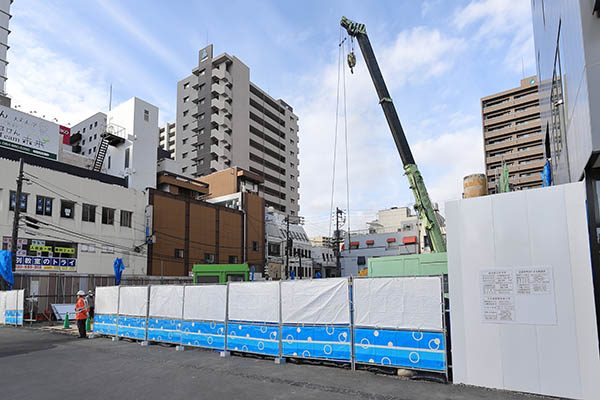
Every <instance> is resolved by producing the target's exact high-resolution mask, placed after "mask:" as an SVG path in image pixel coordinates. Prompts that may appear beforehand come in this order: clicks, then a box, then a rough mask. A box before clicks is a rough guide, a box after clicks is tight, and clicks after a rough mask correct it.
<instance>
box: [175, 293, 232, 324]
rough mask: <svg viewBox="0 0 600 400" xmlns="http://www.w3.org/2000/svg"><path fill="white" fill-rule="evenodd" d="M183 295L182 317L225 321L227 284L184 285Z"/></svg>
mask: <svg viewBox="0 0 600 400" xmlns="http://www.w3.org/2000/svg"><path fill="white" fill-rule="evenodd" d="M184 297H185V304H184V308H183V319H186V320H192V319H193V320H204V321H225V311H226V306H227V286H225V285H202V286H186V287H185V296H184Z"/></svg>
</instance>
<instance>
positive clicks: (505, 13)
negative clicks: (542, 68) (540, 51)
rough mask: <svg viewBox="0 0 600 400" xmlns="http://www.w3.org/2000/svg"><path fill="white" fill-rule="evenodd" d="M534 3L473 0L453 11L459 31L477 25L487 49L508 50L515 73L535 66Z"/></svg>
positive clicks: (507, 57)
mask: <svg viewBox="0 0 600 400" xmlns="http://www.w3.org/2000/svg"><path fill="white" fill-rule="evenodd" d="M531 21H532V18H531V5H530V2H529V1H524V0H518V1H515V0H473V1H471V2H470V3H469V4H468V5H467V6H466V7H464V8H459V9H458V10H456V12H455V13H454V18H453V24H454V26H456V27H457V28H459V29H460V30H463V29H467V28H469V27H474V28H475V30H476V34H475V37H474V39H475V40H477V41H482V42H483V43H485V45H486V46H487V47H488V48H494V49H506V55H505V62H506V64H507V66H508V68H509V69H510V70H511V71H513V72H521V70H522V68H523V67H525V68H526V69H527V70H531V69H532V68H533V67H535V50H534V45H533V27H532V22H531Z"/></svg>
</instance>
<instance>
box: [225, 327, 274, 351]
mask: <svg viewBox="0 0 600 400" xmlns="http://www.w3.org/2000/svg"><path fill="white" fill-rule="evenodd" d="M227 350H232V351H243V352H249V353H258V354H265V355H271V356H277V355H279V327H278V326H277V325H271V324H268V325H267V324H256V325H254V324H240V323H235V322H229V323H228V329H227Z"/></svg>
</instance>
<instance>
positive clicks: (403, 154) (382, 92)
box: [341, 17, 446, 253]
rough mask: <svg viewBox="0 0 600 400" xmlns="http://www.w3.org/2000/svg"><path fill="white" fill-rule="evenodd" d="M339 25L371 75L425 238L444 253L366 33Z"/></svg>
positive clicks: (352, 25)
mask: <svg viewBox="0 0 600 400" xmlns="http://www.w3.org/2000/svg"><path fill="white" fill-rule="evenodd" d="M341 25H342V27H344V28H345V29H346V31H348V35H350V36H351V37H355V38H356V40H357V41H358V44H359V46H360V50H361V51H362V54H363V57H364V58H365V62H366V63H367V68H368V69H369V74H370V75H371V79H372V80H373V84H374V85H375V90H376V91H377V95H378V96H379V104H381V108H382V109H383V113H384V114H385V118H386V120H387V123H388V126H389V127H390V130H391V132H392V136H393V137H394V142H396V147H397V148H398V152H399V153H400V158H401V159H402V163H403V164H404V172H405V173H406V176H407V177H408V182H409V185H410V188H411V190H412V191H413V194H414V196H415V209H416V210H417V212H418V213H419V215H420V217H421V219H422V220H423V223H424V225H425V229H426V230H427V234H428V236H429V239H430V241H431V246H432V250H433V251H434V252H435V253H442V252H445V251H446V241H445V240H444V236H443V235H442V229H441V227H440V223H439V221H438V219H437V217H436V215H435V210H434V209H433V205H432V204H431V200H430V199H429V194H428V193H427V188H426V187H425V183H424V182H423V176H422V175H421V172H419V168H418V167H417V164H416V163H415V160H414V158H413V155H412V152H411V151H410V146H409V145H408V141H407V140H406V136H405V135H404V130H403V129H402V124H400V119H399V118H398V113H397V112H396V108H395V107H394V103H393V102H392V99H391V98H390V93H389V92H388V89H387V87H386V85H385V81H384V80H383V75H382V74H381V70H380V69H379V64H378V63H377V59H376V58H375V53H374V52H373V48H372V47H371V42H370V41H369V37H368V36H367V29H366V28H365V25H364V24H359V23H357V22H353V21H350V20H349V19H348V18H346V17H342V21H341ZM355 62H356V58H355V57H354V54H351V55H350V56H349V57H348V63H349V64H350V67H353V63H355Z"/></svg>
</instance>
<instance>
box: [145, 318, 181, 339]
mask: <svg viewBox="0 0 600 400" xmlns="http://www.w3.org/2000/svg"><path fill="white" fill-rule="evenodd" d="M180 327H181V320H180V319H163V318H156V317H149V318H148V340H154V341H157V342H165V343H177V344H178V343H179V342H180V341H181V332H180V331H179V329H180Z"/></svg>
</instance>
